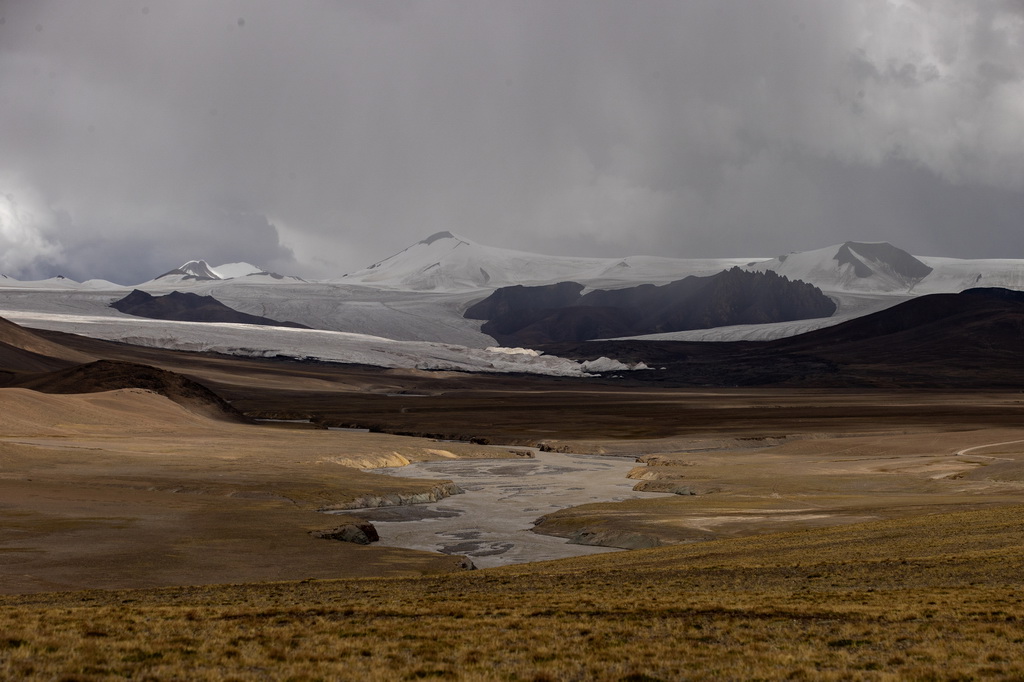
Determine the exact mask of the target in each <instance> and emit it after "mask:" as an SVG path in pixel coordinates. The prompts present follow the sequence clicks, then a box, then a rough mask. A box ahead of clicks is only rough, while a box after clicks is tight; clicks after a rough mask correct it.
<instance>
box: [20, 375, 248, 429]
mask: <svg viewBox="0 0 1024 682" xmlns="http://www.w3.org/2000/svg"><path fill="white" fill-rule="evenodd" d="M7 385H8V386H9V387H17V388H28V389H31V390H33V391H39V392H41V393H98V392H100V391H114V390H118V389H122V388H143V389H146V390H149V391H153V392H154V393H158V394H160V395H162V396H165V397H167V398H170V399H171V400H172V401H174V402H175V403H177V404H179V405H181V406H182V407H185V408H186V409H188V410H189V411H191V412H195V413H198V414H202V415H204V416H207V417H210V418H213V419H223V420H228V421H246V419H245V418H244V417H243V416H242V415H241V414H240V413H239V412H238V410H236V409H235V408H233V407H231V405H230V404H228V403H227V402H226V401H224V400H223V399H221V398H220V396H218V395H217V394H216V393H214V392H213V391H211V390H210V389H208V388H206V387H205V386H203V385H202V384H200V383H198V382H195V381H193V380H191V379H189V378H188V377H186V376H183V375H181V374H178V373H176V372H169V371H167V370H164V369H158V368H156V367H150V366H149V365H139V364H135V363H132V362H119V361H116V360H98V361H96V362H91V363H88V364H84V365H77V366H74V367H69V368H65V369H60V370H56V371H52V372H42V373H37V374H22V375H19V376H16V377H14V378H12V380H11V381H10V382H9V383H8V384H7Z"/></svg>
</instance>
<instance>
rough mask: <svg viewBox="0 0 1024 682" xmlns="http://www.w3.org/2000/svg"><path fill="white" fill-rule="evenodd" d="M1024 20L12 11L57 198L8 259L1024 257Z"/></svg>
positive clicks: (770, 9)
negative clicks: (431, 254)
mask: <svg viewBox="0 0 1024 682" xmlns="http://www.w3.org/2000/svg"><path fill="white" fill-rule="evenodd" d="M146 10H148V11H146ZM1019 10H1020V7H1019V4H1018V3H1012V2H1005V3H983V4H978V5H964V4H963V3H959V2H953V0H947V1H946V2H933V3H927V4H915V3H900V4H899V5H897V4H895V3H888V2H883V1H881V0H879V1H876V2H867V3H864V2H828V3H823V2H818V1H817V0H780V1H778V2H771V3H723V2H718V1H712V0H705V1H697V2H687V3H676V2H647V3H641V4H636V3H620V2H593V1H588V2H572V1H570V2H559V3H550V2H541V1H540V0H535V1H527V0H523V1H520V2H512V3H509V2H480V3H468V4H467V3H459V2H445V1H444V0H438V1H434V2H429V3H426V2H424V3H406V2H387V1H385V2H373V3H362V2H326V1H324V2H310V3H303V4H301V5H299V6H295V5H291V4H285V3H274V2H260V1H253V2H246V3H232V2H208V1H206V0H202V1H200V0H176V1H173V2H171V1H166V2H148V3H142V2H140V3H132V2H127V1H124V2H122V1H115V0H109V1H108V0H94V1H92V2H81V3H66V2H57V1H55V0H39V1H36V2H32V3H21V2H14V1H13V0H7V2H4V0H0V16H2V18H3V24H0V101H2V102H3V104H4V106H3V107H2V108H0V147H2V148H3V149H4V155H3V158H0V183H5V182H6V183H7V184H6V187H7V189H6V190H3V188H0V190H2V191H0V194H2V193H3V191H6V192H9V193H16V194H19V193H20V194H21V195H23V197H24V198H23V199H22V200H21V201H23V202H27V203H31V204H32V205H34V206H36V207H37V209H36V210H35V211H34V215H35V216H36V218H35V219H34V220H35V222H34V223H32V225H31V226H28V227H25V226H23V227H24V228H25V229H23V230H22V231H21V232H20V233H19V235H20V236H18V235H15V236H18V238H19V239H20V240H21V241H20V242H19V244H20V245H19V244H15V243H14V236H12V235H13V234H14V232H13V230H9V232H10V234H5V233H0V240H2V239H4V238H7V240H8V246H9V250H10V252H11V253H12V254H13V253H15V252H17V253H19V254H22V255H20V256H18V257H17V258H14V257H13V256H11V257H10V258H8V261H10V263H11V264H13V265H5V266H4V267H8V268H10V267H15V268H21V269H22V270H25V269H26V268H29V267H32V268H35V269H36V270H39V269H46V268H54V267H60V266H64V267H65V268H66V269H68V268H78V269H79V270H83V269H84V268H85V267H86V266H88V267H89V268H95V270H96V271H93V272H90V273H88V274H89V275H90V276H104V275H102V274H100V273H99V272H98V270H100V269H103V267H102V265H101V263H102V262H103V261H104V253H109V254H111V255H110V258H112V259H113V258H114V254H115V252H116V253H118V254H123V255H121V256H117V258H119V259H120V260H121V262H126V261H130V262H133V263H136V264H138V266H139V270H140V271H141V270H142V269H143V266H145V267H146V268H149V267H151V265H150V264H151V263H152V265H153V266H155V265H156V261H157V260H159V261H160V263H161V264H160V265H159V267H156V268H155V269H156V270H160V269H161V268H165V267H171V266H173V265H175V264H177V263H176V262H175V261H176V260H180V259H181V258H189V257H195V256H202V257H207V258H210V259H211V260H252V261H255V262H259V263H261V264H266V265H267V266H268V267H271V266H272V265H271V264H274V263H276V264H277V266H276V267H279V268H280V269H288V268H291V270H290V271H291V272H294V273H295V274H300V275H307V276H338V275H340V274H341V273H343V272H345V271H349V270H354V269H357V268H359V267H361V266H363V265H365V264H368V263H370V262H373V261H376V260H379V259H380V258H382V257H384V256H386V255H388V254H390V253H392V252H395V251H397V250H400V249H401V248H404V247H405V246H407V245H408V244H409V243H410V242H412V241H415V240H417V239H420V238H422V237H424V236H426V235H428V234H430V233H432V232H436V231H439V230H453V231H456V232H459V233H461V234H463V235H465V236H467V237H469V238H472V239H476V240H478V241H481V242H485V243H492V244H495V245H498V246H506V247H512V248H521V249H528V250H530V249H532V250H538V251H543V252H559V251H561V252H577V253H581V254H585V253H590V254H594V255H612V254H620V255H621V254H626V253H632V252H647V253H654V252H657V253H662V254H674V255H679V256H701V255H716V256H717V255H729V254H735V253H744V254H747V255H774V254H775V253H778V252H784V251H789V250H792V249H804V248H816V247H817V246H821V245H822V243H823V242H829V241H830V240H831V241H832V242H834V241H843V240H845V239H863V238H878V239H889V240H890V241H893V242H895V243H898V244H900V245H901V246H905V247H906V248H909V249H911V250H914V249H915V248H916V246H915V243H916V244H921V245H930V247H931V248H934V249H937V250H938V251H944V252H948V253H950V255H968V254H967V251H971V253H970V255H977V256H980V255H993V254H996V253H998V254H1005V253H1007V252H1011V251H1014V250H1016V251H1017V252H1019V251H1020V247H1021V243H1020V236H1019V229H1018V225H1017V223H1016V222H1014V220H1012V219H1011V218H1010V217H1009V216H1012V214H1013V211H1014V210H1016V209H1017V208H1018V207H1019V196H1020V194H1021V191H1022V190H1024V117H1022V116H1020V108H1019V102H1020V101H1022V97H1024V83H1022V81H1021V80H1020V77H1019V74H1020V73H1021V72H1022V69H1024V54H1022V49H1024V48H1022V46H1021V43H1020V42H1019V40H1016V39H1015V36H1019V35H1020V32H1021V30H1024V23H1022V21H1024V18H1022V14H1021V13H1020V11H1019ZM37 26H39V27H41V30H38V31H37V30H36V27H37ZM894 169H902V170H899V171H898V172H897V170H894ZM868 191H870V192H872V193H873V194H871V195H870V196H867V195H866V194H865V192H868ZM922 194H923V195H927V196H929V197H934V196H955V197H958V201H959V202H960V203H958V204H957V205H956V206H949V207H948V209H949V210H948V211H947V213H946V214H944V215H951V214H958V212H959V211H958V207H962V208H963V209H965V210H966V209H968V208H969V209H970V210H973V211H980V212H981V213H979V216H980V218H979V220H978V221H977V222H978V223H980V227H976V228H975V229H976V230H982V231H983V233H984V235H985V236H986V238H985V239H982V240H965V239H963V238H962V237H960V236H958V235H957V234H956V231H955V229H954V227H953V226H952V225H949V226H948V227H944V226H946V225H948V224H949V222H950V221H949V220H943V215H935V212H934V211H933V207H932V205H930V204H929V205H919V204H917V203H915V202H914V201H912V200H911V199H910V197H914V196H919V195H922ZM940 203H941V202H940ZM944 205H945V204H944ZM854 207H857V208H854ZM59 216H63V218H62V219H59ZM240 216H248V217H246V218H244V219H243V218H242V217H240ZM936 221H937V222H936ZM1018 222H1019V221H1018ZM2 224H3V223H0V225H2ZM189 225H190V226H192V227H188V226H189ZM929 225H932V226H933V227H929ZM169 235H173V237H172V236H169ZM907 242H915V243H907ZM0 244H2V242H0ZM104 244H109V246H106V247H104V246H103V245H104ZM12 245H13V246H12ZM982 245H984V246H982ZM983 249H991V251H988V250H983ZM958 250H964V252H963V253H959V252H958ZM33 253H35V254H37V256H38V257H37V258H36V259H35V260H34V261H32V265H31V266H30V265H26V263H27V262H28V261H27V260H26V259H27V258H28V257H29V256H30V255H31V254H33ZM133 253H134V254H137V255H136V257H132V254H133ZM185 254H187V255H185ZM87 255H88V257H86V256H87ZM0 264H2V263H0ZM19 264H20V265H19ZM116 269H117V268H116V267H112V268H108V269H106V270H105V271H107V272H111V271H115V270H116ZM150 274H153V273H147V275H150Z"/></svg>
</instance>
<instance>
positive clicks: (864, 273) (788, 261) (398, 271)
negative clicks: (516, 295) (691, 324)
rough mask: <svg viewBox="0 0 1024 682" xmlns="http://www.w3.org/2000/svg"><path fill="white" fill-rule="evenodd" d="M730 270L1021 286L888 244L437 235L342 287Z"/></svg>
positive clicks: (628, 280)
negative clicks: (759, 248)
mask: <svg viewBox="0 0 1024 682" xmlns="http://www.w3.org/2000/svg"><path fill="white" fill-rule="evenodd" d="M732 267H740V268H741V269H744V270H748V271H751V272H766V271H771V272H775V273H777V274H779V275H783V276H785V277H787V278H789V279H791V280H800V281H803V282H807V283H809V284H813V285H814V286H816V287H818V288H820V289H821V290H822V291H825V292H855V293H869V294H870V293H905V294H920V293H941V292H956V291H962V290H964V289H968V288H971V287H976V286H998V287H1008V288H1024V259H980V260H963V259H956V258H935V257H924V256H913V255H911V254H909V253H907V252H906V251H904V250H902V249H900V248H898V247H896V246H893V245H892V244H889V243H887V242H852V241H851V242H845V243H843V244H837V245H835V246H829V247H826V248H823V249H817V250H814V251H803V252H793V253H790V254H786V255H783V256H779V257H777V258H746V257H742V258H695V259H685V258H664V257H655V256H629V257H625V258H579V257H569V256H546V255H540V254H533V253H527V252H523V251H514V250H509V249H500V248H496V247H492V246H483V245H480V244H476V243H474V242H472V241H470V240H469V239H466V238H464V237H460V236H458V235H456V234H453V233H451V232H439V233H437V234H434V235H431V236H430V237H428V238H427V239H424V240H423V241H420V242H417V243H416V244H413V245H412V246H410V247H409V248H407V249H405V250H404V251H401V252H400V253H397V254H395V255H394V256H391V257H390V258H386V259H384V260H382V261H380V262H378V263H374V264H373V265H371V266H369V267H368V268H365V269H363V270H360V271H358V272H354V273H351V274H349V275H346V277H345V281H346V282H352V283H360V284H369V285H374V286H384V287H390V288H398V289H411V290H416V291H453V290H465V289H497V288H500V287H504V286H513V285H517V284H521V285H524V286H537V285H544V284H554V283H557V282H562V281H573V282H579V283H582V284H584V285H585V286H587V287H590V288H620V287H622V286H628V285H636V284H644V283H652V284H659V283H668V282H671V281H675V280H679V279H682V278H683V277H686V276H690V275H697V276H705V275H712V274H715V273H717V272H721V271H723V270H727V269H729V268H732Z"/></svg>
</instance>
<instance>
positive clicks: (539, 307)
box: [465, 268, 836, 347]
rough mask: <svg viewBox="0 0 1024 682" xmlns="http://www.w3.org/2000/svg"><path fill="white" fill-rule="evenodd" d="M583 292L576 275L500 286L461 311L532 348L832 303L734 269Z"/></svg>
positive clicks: (509, 341)
mask: <svg viewBox="0 0 1024 682" xmlns="http://www.w3.org/2000/svg"><path fill="white" fill-rule="evenodd" d="M582 291H583V286H582V285H580V284H578V283H576V282H560V283H558V284H552V285H548V286H539V287H523V286H515V287H504V288H501V289H497V290H496V291H495V292H494V293H492V294H491V295H490V296H488V297H487V298H485V299H484V300H482V301H480V302H479V303H477V304H476V305H474V306H472V307H470V308H469V309H468V310H467V311H466V313H465V317H467V318H469V319H482V320H486V322H485V323H484V324H483V326H482V327H481V331H482V332H484V333H485V334H490V335H491V336H493V337H494V338H495V339H497V340H498V341H499V342H500V343H502V344H504V345H509V346H529V347H534V346H536V345H538V344H546V343H557V342H565V341H586V340H589V339H599V338H613V337H619V336H639V335H644V334H656V333H662V332H674V331H684V330H688V329H706V328H711V327H721V326H726V325H736V324H764V323H768V322H784V321H789V320H802V319H808V318H815V317H828V316H829V315H832V314H833V313H834V312H835V310H836V304H835V303H834V302H833V301H832V299H830V298H829V297H828V296H826V295H825V294H823V293H822V292H821V290H820V289H818V288H817V287H814V286H812V285H810V284H806V283H804V282H799V281H791V280H789V279H787V278H786V277H781V276H779V275H777V274H775V273H774V272H771V271H769V272H747V271H743V270H740V269H739V268H733V269H731V270H726V271H724V272H720V273H718V274H717V275H712V276H710V277H686V278H684V279H681V280H677V281H675V282H670V283H669V284H665V285H663V286H655V285H653V284H642V285H640V286H636V287H628V288H625V289H614V290H601V289H598V290H594V291H591V292H589V293H587V294H582Z"/></svg>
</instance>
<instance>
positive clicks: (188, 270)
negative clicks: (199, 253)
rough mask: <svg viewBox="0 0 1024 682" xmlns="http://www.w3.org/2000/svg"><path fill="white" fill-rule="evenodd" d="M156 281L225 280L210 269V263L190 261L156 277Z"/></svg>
mask: <svg viewBox="0 0 1024 682" xmlns="http://www.w3.org/2000/svg"><path fill="white" fill-rule="evenodd" d="M156 279H167V280H175V281H180V280H186V279H198V280H204V279H224V278H223V277H221V276H220V275H218V274H217V273H216V272H214V271H213V268H211V267H210V265H209V263H207V262H206V261H204V260H190V261H188V262H187V263H185V264H184V265H179V266H178V267H176V268H174V269H173V270H168V271H167V272H165V273H164V274H162V275H159V276H157V277H156Z"/></svg>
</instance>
